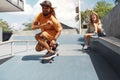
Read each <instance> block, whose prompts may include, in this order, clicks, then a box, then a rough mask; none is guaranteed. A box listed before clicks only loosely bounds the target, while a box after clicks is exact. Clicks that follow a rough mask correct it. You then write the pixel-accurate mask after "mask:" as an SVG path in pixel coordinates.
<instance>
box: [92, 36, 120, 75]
mask: <svg viewBox="0 0 120 80" xmlns="http://www.w3.org/2000/svg"><path fill="white" fill-rule="evenodd" d="M90 46H91V48H92V50H93V51H95V52H97V53H99V54H100V55H102V56H103V57H104V58H105V59H106V60H107V61H108V63H109V64H110V66H112V67H113V69H114V70H115V71H116V72H117V73H118V75H119V76H120V40H119V39H117V38H115V37H99V38H94V37H92V38H91V39H90Z"/></svg>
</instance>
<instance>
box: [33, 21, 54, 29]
mask: <svg viewBox="0 0 120 80" xmlns="http://www.w3.org/2000/svg"><path fill="white" fill-rule="evenodd" d="M49 24H53V23H52V22H51V21H47V22H46V23H43V24H40V23H39V22H33V24H32V29H39V28H42V27H45V26H47V25H49Z"/></svg>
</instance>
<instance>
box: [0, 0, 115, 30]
mask: <svg viewBox="0 0 120 80" xmlns="http://www.w3.org/2000/svg"><path fill="white" fill-rule="evenodd" d="M43 1H44V0H24V11H21V12H2V13H0V19H3V20H4V21H7V22H8V24H9V26H10V27H11V28H12V30H22V29H24V28H25V26H23V25H22V24H23V23H29V22H32V21H33V19H34V17H35V15H37V14H38V13H39V12H41V6H40V3H41V2H43ZM50 1H51V2H52V6H53V7H55V12H56V17H57V19H58V20H59V22H61V23H64V24H66V25H68V26H70V27H73V28H78V24H77V22H76V21H75V16H76V15H77V13H76V12H75V7H76V6H77V5H78V2H79V1H78V0H50ZM98 1H106V2H108V3H111V4H114V2H113V1H114V0H80V4H81V6H80V7H81V11H85V10H86V9H87V8H89V9H93V7H95V5H96V3H97V2H98Z"/></svg>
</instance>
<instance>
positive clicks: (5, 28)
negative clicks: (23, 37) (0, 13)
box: [0, 19, 12, 32]
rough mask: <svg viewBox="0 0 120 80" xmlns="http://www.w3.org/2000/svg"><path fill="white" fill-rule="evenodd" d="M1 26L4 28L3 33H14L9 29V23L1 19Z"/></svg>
mask: <svg viewBox="0 0 120 80" xmlns="http://www.w3.org/2000/svg"><path fill="white" fill-rule="evenodd" d="M0 26H2V31H3V32H12V29H11V28H10V27H9V25H8V23H7V22H6V21H3V20H2V19H0Z"/></svg>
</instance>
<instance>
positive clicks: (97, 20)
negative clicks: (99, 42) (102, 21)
mask: <svg viewBox="0 0 120 80" xmlns="http://www.w3.org/2000/svg"><path fill="white" fill-rule="evenodd" d="M93 15H95V16H96V18H97V19H96V21H95V23H98V22H99V16H98V14H97V13H96V12H92V14H91V15H90V23H92V24H93V21H92V16H93Z"/></svg>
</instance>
